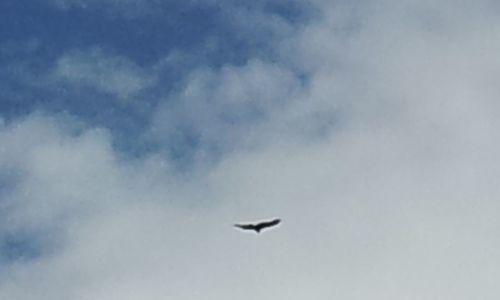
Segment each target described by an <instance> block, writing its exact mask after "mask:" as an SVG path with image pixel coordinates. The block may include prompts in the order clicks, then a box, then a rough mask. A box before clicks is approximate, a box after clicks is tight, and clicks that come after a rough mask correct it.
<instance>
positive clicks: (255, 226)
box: [234, 219, 281, 233]
mask: <svg viewBox="0 0 500 300" xmlns="http://www.w3.org/2000/svg"><path fill="white" fill-rule="evenodd" d="M280 222H281V220H280V219H274V220H270V221H263V222H259V223H255V224H234V226H235V227H238V228H240V229H243V230H255V232H256V233H260V231H261V230H262V229H265V228H269V227H273V226H276V225H278V224H279V223H280Z"/></svg>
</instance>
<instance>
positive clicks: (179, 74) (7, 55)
mask: <svg viewBox="0 0 500 300" xmlns="http://www.w3.org/2000/svg"><path fill="white" fill-rule="evenodd" d="M61 3H63V4H60V3H58V2H57V1H33V2H30V3H21V2H18V1H7V2H3V3H2V4H1V5H2V9H1V11H2V18H1V21H0V22H1V24H0V25H1V28H2V31H3V32H2V34H1V35H0V37H1V40H0V43H1V44H2V49H3V51H2V53H3V55H2V58H1V59H2V65H3V67H2V69H3V70H4V71H3V72H2V78H4V80H2V91H3V96H2V104H1V105H2V106H1V108H2V112H3V114H2V115H3V117H4V118H6V119H8V120H9V119H11V118H17V117H20V116H23V115H27V114H29V113H31V112H33V111H46V112H48V113H65V114H66V113H67V114H69V115H71V116H77V117H78V118H79V119H80V120H82V121H83V122H85V123H87V124H88V125H89V126H102V127H105V128H108V129H110V130H112V131H113V132H114V135H113V137H114V139H115V142H116V143H117V145H118V146H119V147H120V148H121V150H123V151H125V152H133V153H134V154H136V155H137V153H141V152H142V151H147V149H148V147H147V146H144V143H132V142H130V140H131V139H134V140H135V139H137V138H138V136H139V135H140V134H141V133H142V132H143V130H144V129H145V127H147V126H149V124H148V122H149V120H150V119H151V115H152V113H153V111H154V110H155V109H156V108H157V106H158V104H159V102H161V101H162V99H161V98H166V97H168V96H169V95H170V94H171V93H173V92H174V91H175V90H176V89H178V88H179V86H181V85H182V84H183V81H184V80H185V78H186V76H187V74H189V72H190V71H192V70H193V69H195V68H200V67H205V68H210V69H213V70H218V69H220V68H222V67H223V66H226V65H231V66H241V65H244V64H245V63H246V62H248V61H249V60H250V59H255V58H259V59H263V60H266V61H274V60H276V59H277V58H276V53H273V52H275V51H274V50H273V45H272V43H271V41H274V39H275V38H276V37H277V36H278V38H279V35H282V34H283V33H281V32H276V30H275V29H273V28H272V25H268V24H265V22H262V24H259V27H256V28H248V29H243V30H242V27H244V26H247V25H249V24H238V22H235V20H234V16H233V15H232V14H238V13H241V14H248V15H249V16H251V15H252V14H261V15H263V16H265V17H266V18H267V17H269V18H276V19H277V20H279V22H282V23H283V24H284V25H283V26H288V27H290V29H289V30H293V27H294V26H299V25H301V24H304V23H306V22H307V18H308V14H310V13H311V12H310V11H309V10H308V9H307V8H308V6H307V5H305V4H299V3H290V4H285V3H283V2H281V3H280V2H275V3H266V2H265V1H264V2H256V3H253V4H246V5H239V4H231V3H229V4H225V5H219V4H218V3H210V2H208V1H207V2H206V3H205V2H196V3H194V2H193V3H185V4H182V3H179V2H175V1H167V2H165V3H160V2H154V1H149V2H148V1H143V2H141V4H134V2H124V3H123V4H117V3H118V2H112V1H110V2H102V3H100V2H93V1H89V2H88V3H86V4H81V3H80V2H78V1H67V2H64V1H63V2H61ZM64 3H65V4H64ZM82 3H83V2H82ZM136 6H142V7H141V8H138V7H136ZM91 52H94V53H99V54H95V55H94V57H92V54H90V53H91ZM68 53H69V55H72V54H73V55H76V56H78V55H81V59H98V57H101V58H102V60H107V59H109V60H113V58H117V59H115V60H114V62H109V68H120V66H121V65H126V66H124V67H123V68H122V70H121V71H123V72H127V71H130V72H133V73H131V74H128V75H130V76H132V77H135V78H138V76H145V77H147V76H150V77H154V78H155V80H154V82H151V83H150V84H148V85H147V87H146V88H145V89H143V88H142V87H139V88H137V89H134V88H132V90H131V91H132V92H133V94H134V95H131V96H132V97H134V96H137V98H139V97H140V105H133V104H130V103H127V104H117V103H116V102H114V101H110V100H109V99H110V98H113V97H115V96H118V97H120V96H123V95H124V94H119V93H118V94H117V95H113V94H112V93H113V92H115V91H116V90H111V91H110V90H109V89H108V90H106V89H104V93H102V91H103V90H102V88H101V91H100V90H99V88H95V87H94V86H92V85H94V84H95V83H90V82H88V81H89V79H88V78H87V79H82V78H79V79H76V80H79V81H87V83H86V84H85V83H83V84H82V82H78V83H75V84H65V83H63V82H59V83H56V84H50V83H47V82H43V81H45V80H47V79H46V77H47V74H48V73H50V71H51V69H53V68H54V65H57V62H58V60H60V59H61V57H65V56H67V55H68ZM176 55H177V56H180V57H179V58H178V60H177V61H176V62H172V63H169V62H166V60H168V59H167V58H168V57H169V56H174V57H175V56H176ZM89 56H90V57H89ZM96 56H98V57H96ZM100 63H104V62H100ZM94 71H95V70H94ZM89 72H93V71H92V70H91V71H89ZM136 73H140V74H137V75H136ZM145 73H154V74H152V75H149V74H148V75H146V74H145ZM115 75H116V76H119V75H118V74H115ZM87 76H95V74H88V75H87ZM109 76H113V75H111V74H110V75H109ZM103 80H109V78H105V79H103ZM138 80H139V79H138ZM73 83H74V82H73ZM138 84H144V82H139V83H138ZM82 85H83V86H82ZM139 89H140V90H145V91H144V93H141V95H136V93H135V92H136V90H137V91H138V90H139ZM106 92H107V93H106ZM110 92H111V93H110ZM127 96H128V95H127ZM138 102H139V101H138ZM125 133H126V134H125ZM185 134H186V135H187V137H186V139H187V140H188V141H189V140H193V139H195V140H196V136H189V135H193V134H190V133H185ZM124 136H126V137H124ZM186 143H187V146H186V147H191V146H196V141H193V142H186ZM149 147H154V145H150V146H149ZM180 151H181V152H185V151H186V152H189V149H185V148H184V147H182V150H180ZM175 152H176V153H174V154H173V155H176V156H182V154H181V153H177V152H179V151H175Z"/></svg>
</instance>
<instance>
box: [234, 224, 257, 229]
mask: <svg viewBox="0 0 500 300" xmlns="http://www.w3.org/2000/svg"><path fill="white" fill-rule="evenodd" d="M234 227H238V228H240V229H243V230H255V225H253V224H234Z"/></svg>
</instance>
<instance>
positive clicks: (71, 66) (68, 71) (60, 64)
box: [51, 48, 156, 99]
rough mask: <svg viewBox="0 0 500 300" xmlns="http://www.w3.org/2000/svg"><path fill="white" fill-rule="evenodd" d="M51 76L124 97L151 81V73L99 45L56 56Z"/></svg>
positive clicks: (58, 80) (58, 79)
mask: <svg viewBox="0 0 500 300" xmlns="http://www.w3.org/2000/svg"><path fill="white" fill-rule="evenodd" d="M51 79H52V80H53V81H55V82H57V83H62V84H70V85H74V86H77V87H86V88H92V89H95V90H97V91H99V92H104V93H107V94H111V95H114V96H117V97H118V98H119V99H127V98H130V97H133V96H135V95H137V94H138V93H139V92H141V91H142V90H144V89H146V88H149V87H151V86H152V85H153V84H154V83H155V80H156V79H155V76H154V74H152V73H151V72H147V71H146V70H143V69H142V68H141V67H139V66H137V65H136V64H134V63H133V62H132V61H130V60H128V59H127V58H125V57H121V56H114V55H110V54H108V53H105V52H104V51H103V50H101V49H100V48H91V49H88V50H84V51H73V52H71V53H68V54H66V55H64V56H63V57H61V58H59V60H58V61H57V63H56V65H55V67H54V70H53V71H52V74H51Z"/></svg>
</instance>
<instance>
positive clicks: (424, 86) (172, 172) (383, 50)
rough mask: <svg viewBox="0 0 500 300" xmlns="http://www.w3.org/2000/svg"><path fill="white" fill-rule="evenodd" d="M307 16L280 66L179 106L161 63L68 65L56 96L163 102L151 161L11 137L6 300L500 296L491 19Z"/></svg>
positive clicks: (209, 81)
mask: <svg viewBox="0 0 500 300" xmlns="http://www.w3.org/2000/svg"><path fill="white" fill-rule="evenodd" d="M308 4H310V5H313V6H314V8H315V9H314V11H315V12H316V13H317V15H315V16H314V19H312V20H310V21H308V22H305V23H302V24H300V25H298V24H291V25H290V27H288V26H286V28H288V29H280V30H283V33H284V32H285V31H286V34H285V33H284V34H282V35H279V37H276V36H275V37H272V38H270V39H269V40H268V41H267V43H268V44H269V45H272V46H273V49H274V52H275V53H274V55H273V56H272V59H271V58H269V59H263V58H262V57H260V56H258V55H257V57H253V58H252V59H248V60H247V61H246V62H245V63H243V64H241V65H224V66H222V67H220V68H218V67H213V66H209V65H208V64H202V65H200V66H196V67H195V68H193V69H192V70H191V71H189V72H188V74H187V75H186V76H185V77H183V78H182V80H180V81H179V84H177V85H175V86H174V88H172V89H171V90H169V91H167V92H165V91H162V90H161V89H159V88H158V86H159V85H161V79H160V78H161V75H158V74H161V68H162V66H167V65H168V64H167V65H163V64H162V63H161V62H158V64H156V67H151V68H144V69H143V68H141V67H140V66H138V65H136V64H134V63H132V62H130V61H128V60H127V59H125V58H121V59H117V58H113V57H110V56H108V55H107V54H103V53H101V52H91V53H90V54H89V53H87V52H73V54H65V55H63V56H61V57H60V58H59V59H58V60H57V62H58V63H57V64H56V65H55V66H56V67H55V69H50V70H55V71H52V72H53V73H50V72H48V73H47V74H56V75H53V76H59V75H61V74H64V76H60V77H58V78H60V79H59V80H63V78H64V80H66V81H68V82H69V83H71V84H72V85H77V86H78V85H85V86H86V87H87V88H92V89H97V90H99V89H100V90H102V91H104V92H107V93H110V94H112V95H115V96H116V97H118V98H120V97H132V98H134V100H135V101H140V100H141V99H143V97H144V99H145V98H147V97H156V100H155V101H154V103H156V104H157V105H156V106H154V109H153V110H152V112H151V114H150V119H148V122H147V123H146V124H147V125H146V126H145V129H144V130H142V131H140V133H139V134H138V136H139V137H140V139H138V142H142V141H148V142H151V143H154V144H155V145H156V147H157V148H154V150H152V151H149V152H146V153H143V154H142V155H140V156H138V157H137V158H130V157H128V156H125V157H124V156H123V155H122V153H120V151H119V150H117V149H116V148H115V147H114V144H113V140H114V136H113V135H114V134H115V132H114V131H113V130H111V129H107V128H102V127H99V126H92V125H91V124H88V122H87V123H86V122H83V123H84V124H83V125H82V122H81V120H80V119H79V118H78V116H72V117H71V118H66V117H65V116H64V115H61V114H42V113H36V112H34V113H33V114H30V115H27V116H24V117H23V118H17V119H15V120H8V121H5V122H2V127H1V129H0V145H2V146H1V147H0V153H1V155H0V170H1V173H0V197H1V201H0V205H1V206H0V212H1V214H2V218H1V220H2V221H1V223H0V235H1V237H2V239H1V242H2V247H0V249H11V250H12V249H14V248H16V245H20V246H17V248H16V249H18V250H17V254H16V253H13V251H10V252H9V253H10V254H8V255H7V254H2V256H1V258H0V262H1V268H0V298H2V299H4V298H5V299H20V300H29V299H77V300H79V299H81V300H87V299H97V300H99V299H163V298H165V299H200V298H202V299H234V298H238V299H255V298H258V297H260V298H261V299H304V298H312V299H336V298H338V299H448V298H452V299H473V298H474V299H477V298H479V299H497V298H498V296H499V295H500V289H499V287H498V285H497V284H496V278H498V275H499V274H498V273H499V271H498V269H499V265H500V259H499V256H498V255H497V253H496V249H497V248H498V246H499V245H500V240H499V237H498V234H497V232H498V228H499V227H500V221H499V218H498V211H499V205H498V201H497V198H498V195H500V189H499V188H498V184H497V181H498V178H499V176H500V168H499V167H498V166H499V165H500V159H499V157H498V153H499V150H500V143H499V142H498V141H497V140H496V138H495V137H496V132H497V128H499V125H500V124H499V121H498V120H499V119H498V116H497V113H496V111H498V101H497V98H498V95H499V92H500V91H499V90H498V88H497V86H498V84H496V79H495V78H496V76H495V75H496V74H497V73H498V70H500V68H499V67H500V61H499V59H498V55H497V53H498V50H499V47H500V42H499V41H500V39H499V38H498V37H499V34H500V27H499V24H498V7H497V5H496V4H495V3H493V2H490V1H476V2H474V4H465V3H464V4H463V5H456V4H455V3H452V2H451V1H445V0H443V1H432V2H431V1H424V2H422V1H419V2H415V1H403V2H401V1H392V0H386V1H381V2H380V1H363V2H362V3H357V4H353V3H351V2H347V1H335V2H333V3H332V2H323V1H314V2H311V3H308ZM256 21H258V19H256ZM250 24H251V23H250ZM256 26H257V25H256ZM249 28H251V26H249ZM283 28H284V27H283ZM290 28H293V29H292V30H291V31H289V29H290ZM92 53H93V54H92ZM96 53H97V54H96ZM256 53H258V52H256ZM168 66H171V65H168ZM101 68H102V69H101ZM151 69H153V70H157V71H156V72H158V73H153V72H149V71H148V70H151ZM67 70H70V71H67ZM144 70H146V71H144ZM158 70H160V71H158ZM63 71H64V72H63ZM117 72H121V73H124V74H128V75H127V77H126V78H129V79H130V81H126V82H129V84H126V85H125V86H122V85H121V84H122V83H123V82H124V80H116V81H114V79H113V78H115V76H118V75H116V74H117ZM58 74H59V75H58ZM72 74H73V75H72ZM74 74H76V75H74ZM96 74H99V75H98V76H97V78H96ZM99 76H100V77H99ZM155 76H158V77H155ZM118 77H119V78H123V77H121V75H120V76H118ZM155 78H156V79H155ZM98 79H100V80H98ZM114 83H117V84H114ZM143 89H150V91H149V92H147V93H144V94H142V93H141V91H142V90H143ZM152 90H154V91H152ZM144 101H146V100H144ZM172 149H173V150H172ZM172 152H173V154H172ZM186 153H187V154H186ZM182 155H191V156H192V157H195V160H194V162H191V164H190V165H189V167H187V168H185V169H179V168H178V167H177V163H178V160H179V159H180V158H179V157H180V156H182ZM208 162H209V163H208ZM267 217H281V218H282V219H283V220H284V221H283V225H282V226H281V227H280V228H278V229H277V230H273V231H271V232H267V233H265V234H262V235H260V236H252V235H248V234H242V233H241V232H238V231H236V230H234V229H233V228H232V223H234V222H237V221H241V220H252V219H261V218H267Z"/></svg>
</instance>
